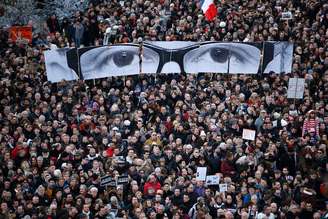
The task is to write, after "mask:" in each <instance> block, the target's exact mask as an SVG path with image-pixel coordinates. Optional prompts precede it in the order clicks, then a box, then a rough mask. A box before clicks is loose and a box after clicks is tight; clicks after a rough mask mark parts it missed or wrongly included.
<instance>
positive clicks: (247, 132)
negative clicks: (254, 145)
mask: <svg viewBox="0 0 328 219" xmlns="http://www.w3.org/2000/svg"><path fill="white" fill-rule="evenodd" d="M255 134H256V131H255V130H251V129H243V139H245V140H250V141H254V140H255Z"/></svg>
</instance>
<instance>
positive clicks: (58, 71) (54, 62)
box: [44, 48, 79, 83]
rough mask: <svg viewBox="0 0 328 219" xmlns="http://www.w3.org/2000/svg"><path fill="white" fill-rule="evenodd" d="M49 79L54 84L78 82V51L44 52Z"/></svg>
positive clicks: (57, 50)
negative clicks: (64, 81) (63, 81)
mask: <svg viewBox="0 0 328 219" xmlns="http://www.w3.org/2000/svg"><path fill="white" fill-rule="evenodd" d="M44 57H45V66H46V72H47V79H48V81H50V82H52V83H56V82H60V81H62V80H66V81H72V80H78V79H79V76H78V69H77V66H75V64H77V63H78V62H77V60H78V57H77V50H76V49H75V48H73V49H70V48H62V49H55V50H47V51H45V52H44Z"/></svg>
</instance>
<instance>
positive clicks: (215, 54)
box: [210, 48, 229, 63]
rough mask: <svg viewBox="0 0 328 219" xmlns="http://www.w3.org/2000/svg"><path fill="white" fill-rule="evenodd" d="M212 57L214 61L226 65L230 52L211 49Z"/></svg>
mask: <svg viewBox="0 0 328 219" xmlns="http://www.w3.org/2000/svg"><path fill="white" fill-rule="evenodd" d="M210 55H211V57H212V59H213V60H214V61H216V62H220V63H224V62H226V61H227V60H228V57H229V51H228V50H227V49H220V48H215V49H211V51H210Z"/></svg>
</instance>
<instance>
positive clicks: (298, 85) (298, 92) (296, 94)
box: [287, 78, 305, 99]
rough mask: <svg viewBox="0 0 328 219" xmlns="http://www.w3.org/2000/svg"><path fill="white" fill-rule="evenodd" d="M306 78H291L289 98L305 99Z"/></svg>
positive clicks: (288, 91)
mask: <svg viewBox="0 0 328 219" xmlns="http://www.w3.org/2000/svg"><path fill="white" fill-rule="evenodd" d="M304 84H305V79H304V78H290V79H289V81H288V90H287V98H295V99H303V94H304Z"/></svg>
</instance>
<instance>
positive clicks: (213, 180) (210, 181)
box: [206, 175, 220, 185]
mask: <svg viewBox="0 0 328 219" xmlns="http://www.w3.org/2000/svg"><path fill="white" fill-rule="evenodd" d="M219 184H220V176H217V175H209V176H206V185H219Z"/></svg>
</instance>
